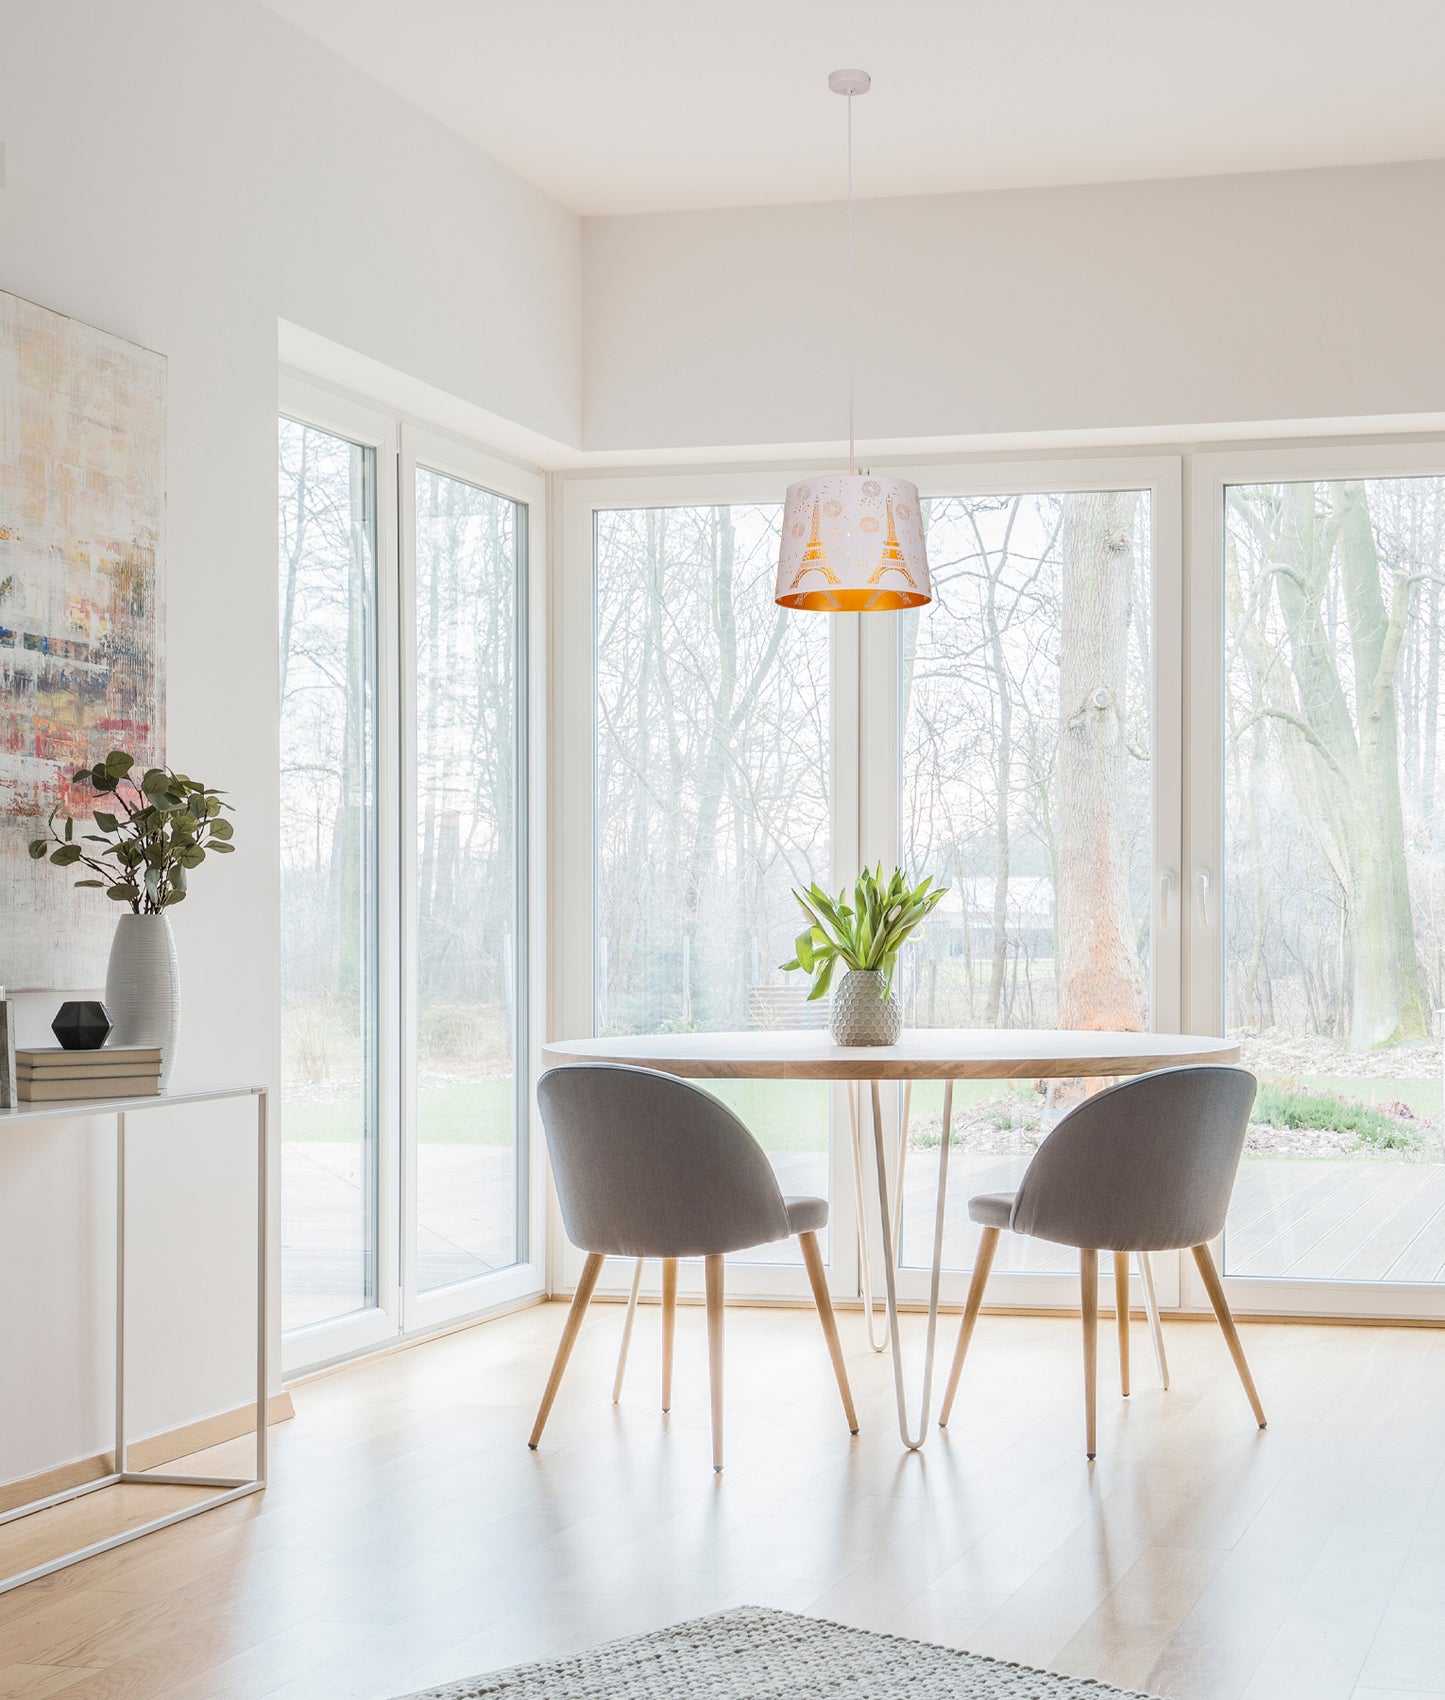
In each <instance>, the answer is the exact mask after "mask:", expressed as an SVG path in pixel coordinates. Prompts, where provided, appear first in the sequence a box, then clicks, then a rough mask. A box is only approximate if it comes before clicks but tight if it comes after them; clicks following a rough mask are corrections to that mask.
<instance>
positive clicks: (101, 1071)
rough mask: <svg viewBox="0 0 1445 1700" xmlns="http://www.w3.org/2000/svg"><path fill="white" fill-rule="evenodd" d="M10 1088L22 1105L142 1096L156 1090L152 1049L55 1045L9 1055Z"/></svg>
mask: <svg viewBox="0 0 1445 1700" xmlns="http://www.w3.org/2000/svg"><path fill="white" fill-rule="evenodd" d="M15 1084H16V1088H17V1093H18V1096H19V1100H20V1102H21V1103H22V1104H25V1103H30V1104H34V1103H58V1102H62V1101H63V1100H65V1099H67V1098H148V1097H152V1096H154V1094H155V1093H157V1092H159V1091H160V1089H161V1053H160V1047H159V1046H158V1045H107V1046H105V1047H103V1048H102V1049H101V1050H98V1051H67V1050H63V1049H62V1048H61V1047H60V1046H59V1045H47V1046H45V1047H44V1048H43V1049H39V1050H33V1051H25V1050H21V1049H20V1048H19V1047H17V1048H16V1051H15Z"/></svg>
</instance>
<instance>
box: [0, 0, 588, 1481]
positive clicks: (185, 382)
mask: <svg viewBox="0 0 1445 1700" xmlns="http://www.w3.org/2000/svg"><path fill="white" fill-rule="evenodd" d="M0 55H3V65H4V81H5V99H4V104H3V107H0V140H3V142H4V143H5V156H6V177H7V183H6V186H5V188H4V189H3V190H0V288H4V289H7V290H10V291H12V292H14V293H16V294H19V295H23V296H27V297H29V298H30V299H32V300H35V301H39V302H42V303H44V304H45V305H46V306H49V307H53V308H56V309H58V310H60V311H62V312H65V313H69V314H72V315H74V316H76V317H78V318H80V319H83V320H85V321H87V322H88V323H91V324H95V325H99V326H101V327H103V328H104V329H106V330H108V331H112V332H115V333H116V334H118V335H120V336H124V337H128V338H130V339H132V340H134V341H136V342H140V343H143V344H145V345H146V346H147V347H149V348H153V349H158V350H160V351H161V352H162V353H164V354H165V355H167V357H168V360H169V392H170V393H169V403H170V405H169V444H170V447H169V518H168V529H169V597H168V633H167V639H168V649H169V661H168V696H169V705H168V740H169V750H170V752H171V754H172V756H173V758H174V759H175V760H176V761H177V762H178V763H179V764H181V765H184V766H185V767H186V768H188V769H190V771H192V772H196V773H200V774H202V775H203V776H204V777H205V778H206V779H207V780H208V781H210V782H211V783H214V784H219V785H225V786H228V787H229V788H230V789H231V791H232V793H233V798H234V801H235V803H236V805H237V811H238V812H237V842H238V845H239V853H238V854H237V855H236V856H234V857H231V858H229V859H228V860H227V861H226V862H225V863H224V864H217V865H216V867H215V868H214V869H209V868H208V869H207V870H205V871H204V873H205V877H204V878H201V879H198V880H197V881H196V883H195V886H194V888H193V896H192V898H191V899H190V901H188V902H187V903H186V904H185V906H184V907H183V908H182V909H181V910H179V911H177V912H176V917H175V925H176V932H177V937H178V943H179V947H180V953H181V960H182V972H183V976H184V981H185V989H184V995H185V1026H184V1033H183V1038H182V1046H183V1048H182V1051H181V1060H180V1066H179V1071H178V1075H177V1084H178V1085H183V1084H186V1083H187V1082H198V1081H205V1080H213V1079H217V1078H221V1079H245V1080H269V1081H272V1082H274V1081H275V1079H276V1076H277V1073H278V1056H279V1022H278V1014H277V982H278V948H277V932H278V922H277V871H276V856H275V849H274V846H275V844H276V837H277V834H276V822H277V798H276V784H275V777H274V774H275V760H276V748H277V737H276V694H277V679H276V670H275V657H276V612H275V607H276V589H275V583H276V498H275V479H276V422H275V416H276V390H277V373H276V367H277V322H278V319H286V320H289V321H291V322H293V323H294V324H297V325H300V326H303V327H305V328H306V329H308V330H311V331H314V332H316V333H319V334H320V335H322V336H325V337H329V338H332V339H334V340H335V341H336V342H339V343H342V344H345V345H347V346H348V347H352V348H356V349H361V350H364V351H365V352H366V353H367V354H369V355H370V356H372V357H374V358H376V359H378V360H382V361H386V362H388V363H390V364H391V365H393V366H395V367H397V368H399V369H400V370H403V371H405V372H407V373H410V374H412V375H413V376H414V377H416V378H418V379H422V380H425V381H427V382H429V383H432V384H435V385H437V386H439V387H441V388H443V389H445V390H446V391H447V392H448V393H450V394H452V395H455V396H458V397H461V398H463V399H464V400H465V401H467V402H468V403H471V404H473V405H475V406H476V407H479V408H482V409H486V410H488V411H490V412H492V413H497V414H502V415H505V416H506V417H508V418H511V419H514V420H516V421H518V422H519V423H520V424H523V425H526V426H527V427H529V428H531V429H532V430H535V431H537V432H540V433H543V434H544V435H546V436H550V437H554V438H560V439H562V440H564V441H568V442H574V441H576V439H577V437H578V435H579V430H580V380H579V329H580V293H579V264H580V258H579V243H580V236H579V227H578V221H577V220H576V219H575V218H574V217H573V216H572V215H571V214H569V213H566V212H564V211H562V210H561V209H559V208H557V207H555V206H554V205H552V204H551V203H550V202H549V201H547V200H546V199H545V198H544V197H543V196H541V195H540V194H538V193H537V192H536V191H534V190H532V189H531V188H529V187H528V186H526V185H525V184H523V183H522V182H520V181H519V180H518V179H516V178H514V177H512V176H511V175H509V174H508V173H507V172H505V171H503V170H502V169H501V168H500V167H498V166H496V165H495V164H493V163H492V162H491V161H489V160H487V159H486V158H485V157H484V156H482V155H481V154H479V153H477V152H476V151H475V150H473V149H471V148H470V147H468V146H466V145H464V144H463V143H462V142H460V141H458V140H456V139H455V138H453V137H451V136H450V135H448V134H447V133H446V132H444V131H443V130H441V129H440V128H439V127H437V126H435V125H433V124H432V123H430V122H429V121H428V120H426V119H424V118H423V117H422V116H420V115H419V114H418V113H417V112H416V111H414V110H413V109H412V108H410V107H408V106H406V105H404V104H403V103H402V102H400V101H399V100H397V99H396V98H395V97H393V96H391V95H389V94H387V93H385V92H384V91H383V90H382V89H381V88H380V87H379V86H378V85H377V84H374V83H372V82H370V81H369V80H367V79H366V78H365V77H363V76H362V75H361V74H360V73H358V72H356V71H354V70H352V69H350V68H349V67H347V66H345V65H343V64H342V63H341V62H340V61H339V60H337V59H335V58H334V57H332V56H330V55H328V54H327V53H325V52H324V51H323V50H322V49H321V48H319V47H318V46H316V45H315V44H314V43H312V42H311V41H310V40H309V39H308V38H306V37H305V36H303V35H301V34H299V33H298V32H296V31H294V30H292V29H291V28H290V27H289V26H287V25H285V24H283V23H282V22H280V21H279V20H278V19H276V18H275V17H274V16H273V15H272V14H270V13H269V12H266V11H264V10H263V9H261V8H260V7H259V6H254V5H252V4H250V3H249V0H224V3H222V0H125V4H123V5H117V4H114V3H113V0H47V3H46V4H37V3H36V0H0ZM82 895H85V894H82ZM3 956H4V951H3V919H0V981H3V978H4V973H3ZM103 973H104V964H103V963H102V962H98V963H97V964H96V979H97V982H98V981H99V980H100V979H101V978H102V977H103ZM57 1001H58V998H50V999H28V1000H26V1009H25V1020H26V1021H27V1023H29V1024H30V1028H31V1032H32V1033H33V1034H35V1036H37V1037H38V1036H39V1035H41V1034H43V1031H44V1020H45V1019H48V1015H49V1013H50V1011H51V1009H52V1008H53V1005H54V1004H55V1003H56V1002H57ZM246 1114H247V1112H246V1111H244V1110H224V1111H218V1112H207V1113H205V1114H200V1113H197V1114H194V1115H191V1114H190V1113H188V1112H184V1111H170V1112H166V1113H165V1115H166V1121H167V1123H168V1128H167V1129H166V1130H164V1131H162V1130H161V1129H160V1126H159V1121H158V1122H157V1130H156V1132H155V1133H154V1134H153V1135H151V1136H149V1137H150V1139H151V1143H152V1148H153V1154H154V1156H155V1157H156V1158H157V1159H163V1160H156V1161H152V1160H151V1155H150V1154H148V1152H147V1149H146V1146H145V1143H144V1137H143V1136H142V1134H141V1132H140V1126H141V1124H140V1122H139V1121H137V1123H136V1129H137V1131H136V1135H135V1139H136V1147H137V1149H136V1160H137V1173H136V1178H135V1187H134V1196H135V1214H134V1218H133V1227H132V1239H131V1244H132V1249H133V1251H134V1252H137V1253H139V1254H140V1255H139V1258H138V1260H137V1263H136V1268H137V1274H138V1275H139V1274H140V1273H141V1272H142V1271H145V1272H147V1273H148V1274H149V1276H150V1279H149V1281H148V1282H142V1281H140V1280H138V1281H137V1284H136V1288H135V1291H134V1300H135V1306H136V1310H137V1314H138V1316H141V1315H149V1317H150V1319H151V1320H150V1322H149V1323H148V1324H147V1325H146V1326H144V1327H142V1328H140V1329H139V1332H138V1339H137V1359H136V1364H135V1372H134V1375H133V1392H132V1399H131V1413H132V1418H133V1425H134V1428H135V1430H136V1432H138V1433H141V1432H146V1431H154V1430H157V1429H161V1428H165V1427H169V1426H171V1425H173V1424H176V1423H179V1422H182V1421H185V1420H187V1419H189V1418H191V1417H194V1416H197V1415H200V1414H203V1413H205V1412H209V1411H214V1410H218V1409H223V1408H226V1407H228V1406H232V1405H235V1404H239V1403H241V1402H243V1401H245V1400H246V1399H247V1398H248V1397H249V1385H248V1374H249V1365H250V1361H251V1325H250V1315H251V1313H250V1305H251V1303H252V1300H251V1297H250V1285H249V1280H248V1279H244V1278H240V1279H238V1278H237V1271H238V1269H239V1270H244V1269H246V1267H247V1264H246V1258H247V1246H248V1236H249V1233H250V1222H251V1220H252V1218H251V1215H250V1212H251V1209H252V1205H251V1197H250V1194H249V1191H248V1187H249V1174H250V1170H249V1158H248V1157H247V1156H246V1154H245V1144H244V1135H245V1130H246V1127H247V1120H246ZM169 1124H175V1125H173V1126H172V1125H169ZM183 1159H184V1160H185V1161H184V1162H183V1161H182V1160H183ZM110 1186H111V1176H110V1155H109V1141H108V1138H99V1137H98V1136H97V1135H96V1134H95V1133H94V1131H93V1130H91V1131H90V1132H87V1131H86V1130H85V1129H84V1128H83V1127H81V1126H73V1127H58V1128H47V1129H44V1130H38V1129H32V1130H27V1131H25V1132H24V1133H23V1134H22V1133H17V1132H13V1131H12V1132H11V1133H7V1134H4V1135H3V1136H0V1288H3V1290H4V1291H5V1292H6V1293H7V1295H9V1301H8V1302H7V1304H6V1305H5V1306H4V1307H3V1309H0V1479H4V1478H6V1477H10V1476H14V1475H19V1474H25V1473H30V1472H32V1471H35V1470H39V1469H42V1468H44V1467H46V1466H47V1465H49V1464H52V1463H56V1462H58V1461H60V1460H62V1459H66V1458H71V1457H77V1456H83V1455H87V1454H89V1453H90V1452H93V1451H95V1450H98V1449H99V1448H100V1447H102V1446H103V1445H104V1444H105V1442H106V1436H107V1432H108V1423H109V1403H110V1396H109V1381H108V1378H109V1374H110V1367H109V1359H108V1347H107V1346H106V1345H105V1342H106V1341H107V1339H108V1333H107V1330H108V1326H109V1320H108V1309H107V1307H108V1305H109V1268H110V1262H109V1260H110V1247H109V1233H110V1227H109V1223H110V1200H111V1197H112V1194H111V1191H110ZM168 1246H177V1248H178V1258H179V1261H177V1262H174V1263H171V1264H169V1265H168V1264H167V1263H166V1261H165V1258H164V1255H163V1253H162V1251H161V1248H163V1247H168Z"/></svg>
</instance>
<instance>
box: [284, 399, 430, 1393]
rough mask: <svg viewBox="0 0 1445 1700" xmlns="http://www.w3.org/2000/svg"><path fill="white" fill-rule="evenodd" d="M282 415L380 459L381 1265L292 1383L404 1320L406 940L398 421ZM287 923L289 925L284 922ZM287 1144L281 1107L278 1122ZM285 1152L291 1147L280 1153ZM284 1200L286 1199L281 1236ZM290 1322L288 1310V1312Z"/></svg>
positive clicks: (318, 1328)
mask: <svg viewBox="0 0 1445 1700" xmlns="http://www.w3.org/2000/svg"><path fill="white" fill-rule="evenodd" d="M278 414H279V415H280V416H282V417H285V418H287V419H291V420H294V421H295V422H296V423H297V424H299V425H304V426H310V427H312V428H313V429H314V430H317V431H323V432H326V433H327V434H329V435H331V436H335V437H338V438H341V439H343V440H345V441H347V442H351V443H357V444H360V445H361V446H362V447H365V448H370V449H372V450H373V452H374V454H375V457H376V563H375V570H376V609H375V617H376V648H375V653H374V654H373V655H372V657H371V661H372V665H373V666H374V668H375V677H376V701H375V761H376V772H375V775H374V781H375V793H374V795H375V811H376V818H375V820H374V821H373V823H372V829H373V832H374V834H375V843H376V869H377V873H378V875H379V876H380V877H379V878H378V880H377V889H376V891H375V892H374V893H373V912H372V925H373V927H374V929H375V941H376V962H375V965H374V972H373V976H372V988H371V989H372V995H373V996H374V998H375V999H376V1005H375V1008H374V1010H373V1011H372V1020H373V1031H374V1033H375V1035H376V1078H375V1080H374V1082H373V1089H374V1091H375V1103H376V1125H375V1127H374V1129H373V1130H372V1136H373V1139H374V1140H375V1150H374V1152H373V1153H372V1164H373V1174H372V1186H373V1196H372V1201H371V1208H372V1221H371V1224H370V1226H371V1232H372V1234H373V1237H374V1245H375V1256H376V1294H375V1302H374V1303H373V1304H371V1305H368V1306H364V1307H362V1308H361V1309H359V1310H355V1311H350V1312H347V1313H345V1314H343V1315H341V1316H337V1317H334V1318H328V1319H326V1320H324V1321H320V1322H314V1323H309V1324H307V1325H306V1326H304V1327H301V1328H294V1329H286V1328H285V1326H284V1320H283V1332H282V1336H281V1364H282V1371H283V1373H284V1374H286V1375H292V1374H294V1373H296V1371H297V1370H298V1369H299V1368H302V1367H311V1366H312V1365H314V1364H316V1363H319V1362H325V1361H330V1360H331V1359H333V1358H340V1357H348V1356H351V1355H353V1354H355V1353H358V1352H364V1351H368V1350H371V1349H373V1348H374V1347H376V1346H378V1345H381V1344H384V1343H385V1342H386V1341H388V1340H390V1339H392V1338H393V1337H394V1336H395V1333H396V1331H397V1328H398V1326H399V1319H400V1315H401V1293H400V1286H399V1282H398V1268H397V1256H396V1235H395V1229H394V1223H393V1220H392V1219H391V1218H390V1216H389V1213H388V1211H387V1209H386V1203H385V1201H386V1200H387V1198H388V1197H389V1196H391V1195H392V1194H394V1192H395V1189H396V1184H397V1172H396V1171H397V1163H396V1153H397V1129H398V1126H399V1096H398V1092H399V1082H398V1071H397V1068H396V1066H395V1059H396V1057H397V1035H398V1028H397V1020H396V1010H397V998H398V986H399V976H400V966H401V965H400V957H399V949H398V945H399V937H398V933H397V926H396V910H395V901H396V892H395V885H394V883H393V882H391V881H389V880H388V878H387V873H386V870H387V869H388V868H389V867H390V866H392V865H394V862H395V857H396V854H397V836H396V833H397V811H396V801H397V798H396V777H395V776H396V771H397V763H396V754H397V744H396V736H395V732H396V725H397V678H396V669H395V666H394V665H393V664H392V658H391V656H390V655H389V648H390V647H391V646H389V645H388V644H387V642H386V635H385V634H386V633H387V632H388V631H394V630H395V625H396V592H397V514H396V478H395V476H394V473H393V470H392V469H393V467H394V466H395V459H396V446H397V430H396V422H395V420H394V419H392V418H391V417H390V416H389V415H387V414H386V413H383V412H381V411H380V410H378V409H376V408H372V407H368V406H366V405H365V404H364V403H361V402H358V401H356V400H354V399H352V398H351V397H347V396H341V395H338V394H336V393H334V392H333V391H331V390H328V389H324V388H321V387H320V386H318V385H315V384H310V383H306V382H304V381H303V380H300V379H297V378H292V377H290V376H283V378H282V381H281V384H280V388H279V393H278ZM283 924H284V922H283ZM278 1121H279V1122H280V1126H281V1136H282V1139H283V1141H284V1132H285V1121H284V1108H283V1109H282V1111H281V1115H280V1116H278ZM283 1149H284V1146H283ZM285 1210H286V1204H285V1192H284V1186H283V1188H282V1193H281V1212H282V1223H283V1232H284V1223H285ZM283 1305H284V1300H283ZM283 1319H284V1309H283Z"/></svg>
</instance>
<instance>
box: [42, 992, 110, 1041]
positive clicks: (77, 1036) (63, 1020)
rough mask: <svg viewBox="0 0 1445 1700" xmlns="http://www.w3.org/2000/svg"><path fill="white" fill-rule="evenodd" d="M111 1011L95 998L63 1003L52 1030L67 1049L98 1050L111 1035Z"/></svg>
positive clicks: (53, 1022)
mask: <svg viewBox="0 0 1445 1700" xmlns="http://www.w3.org/2000/svg"><path fill="white" fill-rule="evenodd" d="M110 1027H111V1022H110V1011H109V1010H108V1009H107V1008H106V1007H105V1005H104V1004H103V1003H96V1002H95V1001H94V1000H93V999H88V1000H83V1001H80V1002H77V1003H63V1004H61V1006H60V1011H59V1013H58V1014H57V1015H56V1017H55V1020H54V1021H52V1022H51V1023H50V1031H51V1032H52V1033H53V1034H54V1035H55V1037H56V1038H57V1039H59V1041H60V1043H61V1047H62V1049H64V1050H67V1051H98V1050H99V1049H100V1047H101V1046H102V1045H103V1044H104V1043H105V1041H106V1040H107V1038H109V1036H110Z"/></svg>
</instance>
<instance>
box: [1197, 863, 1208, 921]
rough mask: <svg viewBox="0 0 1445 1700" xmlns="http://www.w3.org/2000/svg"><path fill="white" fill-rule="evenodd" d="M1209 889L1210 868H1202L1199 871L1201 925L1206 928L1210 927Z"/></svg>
mask: <svg viewBox="0 0 1445 1700" xmlns="http://www.w3.org/2000/svg"><path fill="white" fill-rule="evenodd" d="M1209 888H1210V881H1209V870H1208V868H1201V869H1200V870H1199V925H1200V926H1201V927H1205V928H1207V927H1208V926H1209Z"/></svg>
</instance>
